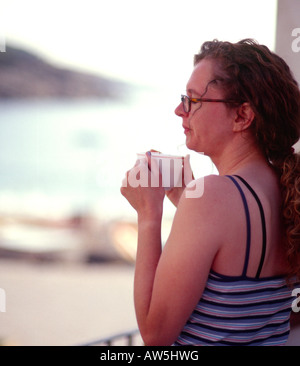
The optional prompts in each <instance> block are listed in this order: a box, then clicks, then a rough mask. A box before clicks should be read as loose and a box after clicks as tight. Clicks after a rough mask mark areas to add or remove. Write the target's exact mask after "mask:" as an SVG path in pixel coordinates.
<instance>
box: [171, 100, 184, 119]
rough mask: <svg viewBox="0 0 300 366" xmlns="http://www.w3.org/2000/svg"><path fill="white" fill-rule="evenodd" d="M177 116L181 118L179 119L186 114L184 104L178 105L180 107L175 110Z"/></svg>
mask: <svg viewBox="0 0 300 366" xmlns="http://www.w3.org/2000/svg"><path fill="white" fill-rule="evenodd" d="M174 112H175V114H176V115H177V116H179V117H182V116H183V115H184V114H185V112H184V110H183V105H182V102H181V103H180V104H178V106H177V107H176V109H175V111H174Z"/></svg>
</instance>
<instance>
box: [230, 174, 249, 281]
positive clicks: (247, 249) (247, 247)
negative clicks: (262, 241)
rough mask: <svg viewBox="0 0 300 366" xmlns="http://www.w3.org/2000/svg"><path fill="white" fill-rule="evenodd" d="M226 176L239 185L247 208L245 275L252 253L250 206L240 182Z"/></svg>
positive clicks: (245, 208) (238, 187)
mask: <svg viewBox="0 0 300 366" xmlns="http://www.w3.org/2000/svg"><path fill="white" fill-rule="evenodd" d="M226 177H228V178H229V179H231V180H232V181H233V183H234V184H235V186H236V187H237V189H238V190H239V192H240V195H241V197H242V201H243V205H244V210H245V215H246V224H247V242H246V255H245V262H244V268H243V273H242V276H244V277H245V276H246V274H247V269H248V263H249V254H250V244H251V224H250V215H249V208H248V204H247V201H246V197H245V194H244V192H243V190H242V188H241V187H240V185H239V184H238V182H237V181H236V179H234V178H233V177H232V176H231V175H226Z"/></svg>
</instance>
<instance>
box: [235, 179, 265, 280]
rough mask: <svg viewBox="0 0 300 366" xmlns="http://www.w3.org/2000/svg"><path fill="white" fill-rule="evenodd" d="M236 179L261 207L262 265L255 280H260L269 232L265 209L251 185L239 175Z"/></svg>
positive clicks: (260, 264)
mask: <svg viewBox="0 0 300 366" xmlns="http://www.w3.org/2000/svg"><path fill="white" fill-rule="evenodd" d="M235 177H237V178H239V179H240V180H241V181H242V182H243V183H244V184H245V186H246V187H247V188H248V189H249V191H250V192H251V193H252V195H253V197H254V198H255V200H256V202H257V205H258V207H259V212H260V217H261V226H262V234H263V238H262V250H261V257H260V263H259V266H258V269H257V272H256V276H255V278H259V276H260V273H261V270H262V267H263V264H264V260H265V255H266V246H267V230H266V220H265V214H264V209H263V206H262V204H261V201H260V199H259V198H258V196H257V194H256V193H255V191H254V189H253V188H252V187H251V186H250V184H249V183H248V182H246V181H245V179H244V178H242V177H240V176H239V175H235Z"/></svg>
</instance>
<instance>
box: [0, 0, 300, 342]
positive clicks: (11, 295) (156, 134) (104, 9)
mask: <svg viewBox="0 0 300 366" xmlns="http://www.w3.org/2000/svg"><path fill="white" fill-rule="evenodd" d="M0 5H1V6H0V51H1V52H0V147H1V148H0V288H1V289H3V290H4V293H5V298H4V296H2V299H0V301H1V300H2V308H1V306H0V310H1V312H0V340H2V343H3V344H17V345H68V344H80V343H85V342H86V341H88V340H91V339H95V338H101V337H104V336H107V335H110V334H114V333H116V332H123V331H126V330H128V329H134V328H135V327H136V323H135V316H134V308H133V300H132V282H133V270H134V259H135V245H136V235H137V232H136V221H135V220H136V216H135V212H134V210H133V209H132V208H131V207H130V205H129V204H128V202H127V201H126V200H125V199H124V198H123V197H122V196H121V195H120V186H121V182H122V179H123V177H124V175H125V172H126V171H127V170H128V169H129V168H131V167H132V166H133V164H134V163H135V160H136V153H138V152H143V151H147V150H149V149H151V148H153V149H156V150H160V151H162V152H166V153H171V154H184V155H185V154H187V153H190V154H191V164H192V168H193V170H194V174H195V176H196V177H199V176H203V175H206V174H211V173H214V172H216V170H215V167H214V166H213V165H212V164H211V162H210V161H209V160H208V159H207V158H205V157H203V156H202V155H200V154H196V153H193V152H188V151H187V150H186V148H185V146H184V142H185V138H184V134H183V131H182V127H181V121H180V119H179V118H178V117H177V116H176V115H175V114H174V109H175V108H176V106H177V105H178V104H179V102H180V94H182V93H183V92H185V85H186V82H187V80H188V78H189V76H190V73H191V71H192V68H193V55H194V54H195V53H196V52H198V50H199V49H200V46H201V44H202V43H203V42H204V41H206V40H212V39H214V38H217V39H219V40H228V41H232V42H237V41H239V40H240V39H243V38H254V39H256V40H257V41H258V42H259V43H263V44H266V45H267V46H268V47H269V48H270V49H272V50H276V51H277V52H278V53H279V54H281V55H282V56H283V57H284V58H285V59H286V61H287V62H288V63H289V64H290V66H291V68H292V70H293V71H294V73H295V75H296V76H297V78H298V80H299V79H300V77H299V76H300V71H299V64H300V63H299V57H300V53H298V52H295V49H296V51H297V49H298V48H297V47H298V43H299V45H300V41H299V42H298V43H297V34H296V36H295V35H294V36H292V30H293V29H295V28H300V22H299V19H300V8H299V2H298V1H297V0H279V1H277V0H264V1H260V0H252V1H251V3H248V2H242V1H238V0H228V1H226V2H224V1H222V0H211V1H209V2H207V1H204V0H186V1H184V2H182V1H178V0H172V1H170V0H153V1H151V2H148V1H141V0H140V1H138V0H126V1H122V0H115V1H102V0H85V1H81V0H78V1H74V0H73V1H70V0H59V1H58V0H52V1H48V0H45V1H42V2H41V1H37V0H27V1H21V0H9V1H3V0H2V1H0ZM297 22H298V23H297ZM299 36H300V30H299ZM293 41H294V45H295V47H294V49H293V48H292V42H293ZM299 47H300V46H299ZM165 206H166V207H165V217H164V221H163V234H162V235H163V240H165V239H166V237H167V235H168V232H169V229H170V225H171V220H172V215H173V214H174V208H173V207H172V206H171V204H169V203H168V202H167V201H166V203H165ZM1 293H2V294H3V291H2V292H1ZM1 293H0V294H1ZM4 303H5V304H4ZM4 305H5V311H3V310H4Z"/></svg>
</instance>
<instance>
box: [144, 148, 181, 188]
mask: <svg viewBox="0 0 300 366" xmlns="http://www.w3.org/2000/svg"><path fill="white" fill-rule="evenodd" d="M137 156H138V159H147V156H146V153H139V154H137ZM150 158H151V171H152V172H153V173H154V178H153V179H152V177H151V184H153V186H156V187H157V186H158V174H157V175H155V172H158V171H159V172H160V173H161V175H162V186H163V187H164V189H165V190H169V189H171V188H174V187H182V166H183V159H184V157H183V156H177V155H170V154H163V153H160V152H151V157H150ZM155 177H156V178H157V179H155Z"/></svg>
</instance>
